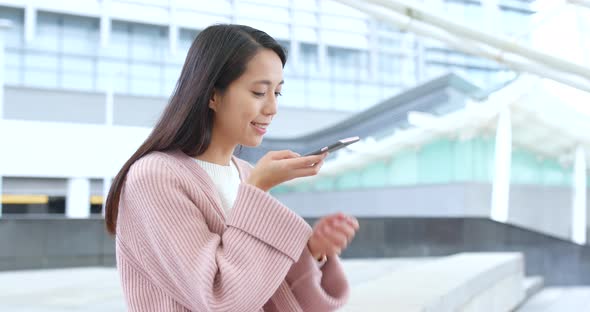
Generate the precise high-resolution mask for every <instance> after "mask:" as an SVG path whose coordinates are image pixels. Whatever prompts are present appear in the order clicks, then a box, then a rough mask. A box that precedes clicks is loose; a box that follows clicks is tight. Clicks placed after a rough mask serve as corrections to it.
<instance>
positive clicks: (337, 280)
mask: <svg viewBox="0 0 590 312" xmlns="http://www.w3.org/2000/svg"><path fill="white" fill-rule="evenodd" d="M286 280H287V283H289V286H290V287H291V291H292V292H293V294H294V295H295V297H296V298H297V301H298V302H299V304H300V305H301V308H302V309H303V311H306V312H316V311H317V312H325V311H334V310H336V309H338V308H340V307H342V306H344V304H346V302H347V301H348V295H349V286H348V281H347V280H346V275H345V274H344V270H343V268H342V265H341V263H340V259H339V258H338V257H329V258H328V261H327V262H326V263H325V264H324V265H323V266H322V268H321V269H320V268H318V264H317V260H315V259H314V258H313V256H312V255H311V253H310V252H309V249H307V247H305V249H304V251H303V253H302V254H301V257H300V258H299V260H298V261H297V262H296V263H294V264H293V266H291V269H290V270H289V272H288V273H287V276H286Z"/></svg>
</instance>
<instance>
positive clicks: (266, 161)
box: [246, 150, 328, 191]
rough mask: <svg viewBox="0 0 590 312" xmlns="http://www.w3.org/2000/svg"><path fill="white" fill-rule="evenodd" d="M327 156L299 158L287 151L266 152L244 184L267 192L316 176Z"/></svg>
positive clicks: (325, 154) (297, 155)
mask: <svg viewBox="0 0 590 312" xmlns="http://www.w3.org/2000/svg"><path fill="white" fill-rule="evenodd" d="M327 155H328V153H324V154H321V155H312V156H304V157H301V156H300V155H299V154H297V153H295V152H292V151H289V150H283V151H272V152H268V153H267V154H266V155H264V156H263V157H262V158H261V159H260V160H259V161H258V163H257V164H256V166H255V167H254V169H252V171H251V172H250V176H249V177H248V179H247V180H246V183H248V184H251V185H254V186H256V187H258V188H260V189H261V190H263V191H268V190H270V189H271V188H273V187H274V186H276V185H279V184H281V183H283V182H286V181H289V180H292V179H295V178H300V177H308V176H313V175H316V174H317V173H318V172H319V171H320V168H321V167H322V165H323V164H324V159H325V158H326V156H327Z"/></svg>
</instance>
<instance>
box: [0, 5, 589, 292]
mask: <svg viewBox="0 0 590 312" xmlns="http://www.w3.org/2000/svg"><path fill="white" fill-rule="evenodd" d="M406 5H409V6H410V7H407V6H406ZM415 5H417V6H418V7H416V8H414V7H413V6H415ZM423 9H424V10H425V11H422V10H423ZM429 12H430V13H432V14H433V15H432V16H430V15H428V14H427V13H429ZM0 19H1V20H4V21H6V22H5V23H4V24H3V26H1V27H2V30H3V40H0V43H2V45H3V46H4V54H3V59H2V58H0V60H1V61H2V64H0V65H1V66H0V73H1V74H0V85H1V86H2V88H1V89H0V90H2V93H0V146H1V147H2V148H1V150H0V193H1V195H2V197H1V203H0V204H1V205H0V233H3V234H2V235H3V236H2V237H0V247H2V246H4V247H5V248H0V256H1V257H0V270H11V269H23V268H43V267H69V266H84V265H107V266H109V265H111V266H112V265H113V263H114V258H113V254H114V249H113V248H112V246H113V244H112V239H110V238H108V237H106V235H105V234H104V229H103V224H102V215H101V212H102V205H103V202H104V199H105V198H106V197H105V194H106V192H107V191H108V188H109V187H110V182H111V179H112V178H113V176H114V175H115V174H116V173H117V172H118V170H119V168H120V167H121V166H122V164H123V163H124V161H126V160H127V159H128V157H129V156H130V155H131V154H132V153H133V152H134V151H135V150H136V148H137V147H138V146H139V144H141V142H143V140H144V139H145V137H146V136H147V135H148V134H149V132H150V129H151V127H152V126H153V125H154V123H155V122H156V120H157V118H158V117H159V114H160V112H161V111H162V109H163V108H164V106H165V105H166V103H167V100H168V97H169V96H170V94H171V92H172V90H173V89H174V86H175V84H176V80H177V78H178V76H179V74H180V69H181V67H182V64H183V61H184V58H185V56H186V53H187V51H188V48H189V46H190V44H191V42H192V41H193V39H194V38H195V36H197V35H198V33H199V31H200V30H202V29H204V28H205V27H207V26H209V25H211V24H214V23H240V24H247V25H250V26H253V27H256V28H260V29H262V30H264V31H266V32H268V33H269V34H270V35H271V36H273V37H274V38H276V39H278V40H279V41H280V43H281V44H282V45H283V46H284V47H285V48H286V50H287V51H288V54H289V60H288V62H287V65H286V67H285V73H284V75H285V87H284V89H283V94H284V96H283V97H281V98H280V103H279V114H278V115H277V117H276V118H275V120H274V123H273V125H272V126H271V127H270V128H269V132H268V135H267V138H265V142H264V143H263V146H261V147H260V148H259V149H254V150H253V149H244V150H242V151H241V153H240V156H241V157H243V158H245V159H247V160H249V161H250V162H252V163H254V162H256V160H257V159H258V158H259V157H260V156H261V155H262V154H263V153H264V152H266V151H268V150H273V149H283V148H289V149H293V150H295V151H298V152H306V151H309V150H312V149H316V148H317V147H320V146H323V145H324V144H328V143H331V142H332V141H334V140H335V139H340V138H343V137H346V136H353V135H359V136H361V137H362V138H363V141H361V142H360V143H357V144H355V145H353V146H351V147H350V148H349V149H347V150H344V151H341V152H339V153H336V154H335V155H332V156H331V158H330V160H329V161H328V163H327V164H326V167H325V170H322V174H320V175H319V176H318V177H316V178H313V179H302V180H300V181H294V182H292V183H287V184H285V185H283V186H281V187H278V188H276V189H274V190H273V194H275V195H276V196H277V197H278V198H279V199H280V200H282V201H284V202H285V203H287V204H288V205H289V206H290V207H291V208H292V209H294V210H296V211H297V212H298V213H300V214H301V215H303V216H304V217H306V218H307V219H308V220H309V221H310V222H312V221H313V220H314V219H315V218H317V217H319V216H321V215H323V214H325V213H328V212H332V211H345V212H349V213H351V214H354V215H356V216H358V217H359V218H360V219H361V222H362V224H363V225H364V226H365V227H364V229H365V230H364V232H362V233H359V237H358V239H357V240H358V242H357V243H355V245H353V246H351V248H350V250H347V252H346V253H345V254H344V255H343V256H344V257H351V258H359V257H400V256H412V257H415V256H420V257H422V256H441V255H449V254H453V253H457V252H461V251H519V252H523V253H524V254H525V256H526V270H527V272H526V273H527V275H541V276H542V277H544V278H545V282H546V283H547V284H549V285H573V284H590V272H588V270H587V265H590V251H589V250H588V247H587V233H588V224H589V220H590V214H589V213H588V212H587V211H588V203H587V200H586V198H587V193H588V181H589V180H588V168H587V162H588V159H590V157H589V155H590V137H589V133H590V106H588V105H590V97H589V96H588V92H589V91H590V83H588V81H590V69H589V68H590V36H588V34H590V8H589V4H588V2H587V1H583V0H581V1H541V0H536V1H534V0H482V1H470V0H469V1H468V0H424V1H412V2H404V1H350V0H347V1H336V0H332V1H331V0H301V1H300V0H297V1H295V0H281V1H265V0H223V1H184V0H80V1H66V0H62V1H33V0H20V1H19V0H12V1H11V0H0ZM478 35H480V36H478ZM32 220H45V221H46V222H45V223H43V224H39V223H34V221H32ZM4 233H6V234H4ZM27 233H33V234H27ZM8 236H10V237H11V238H18V239H16V240H14V239H6V237H8ZM25 237H28V239H27V238H25ZM25 249H26V250H27V251H25ZM30 250H35V251H33V252H31V251H30ZM2 252H4V254H3V253H2ZM556 255H557V256H556ZM552 257H553V258H552ZM551 259H553V260H551ZM557 265H561V266H564V269H563V270H560V271H555V270H554V267H555V266H557Z"/></svg>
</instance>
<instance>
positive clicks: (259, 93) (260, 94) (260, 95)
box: [252, 91, 266, 97]
mask: <svg viewBox="0 0 590 312" xmlns="http://www.w3.org/2000/svg"><path fill="white" fill-rule="evenodd" d="M252 94H254V95H255V96H256V97H263V96H264V95H265V94H266V93H264V92H256V91H252Z"/></svg>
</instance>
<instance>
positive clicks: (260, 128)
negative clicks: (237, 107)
mask: <svg viewBox="0 0 590 312" xmlns="http://www.w3.org/2000/svg"><path fill="white" fill-rule="evenodd" d="M250 125H252V128H254V130H255V131H256V132H258V134H259V135H264V134H265V133H266V127H268V125H269V124H268V123H259V122H254V121H253V122H251V123H250Z"/></svg>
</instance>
